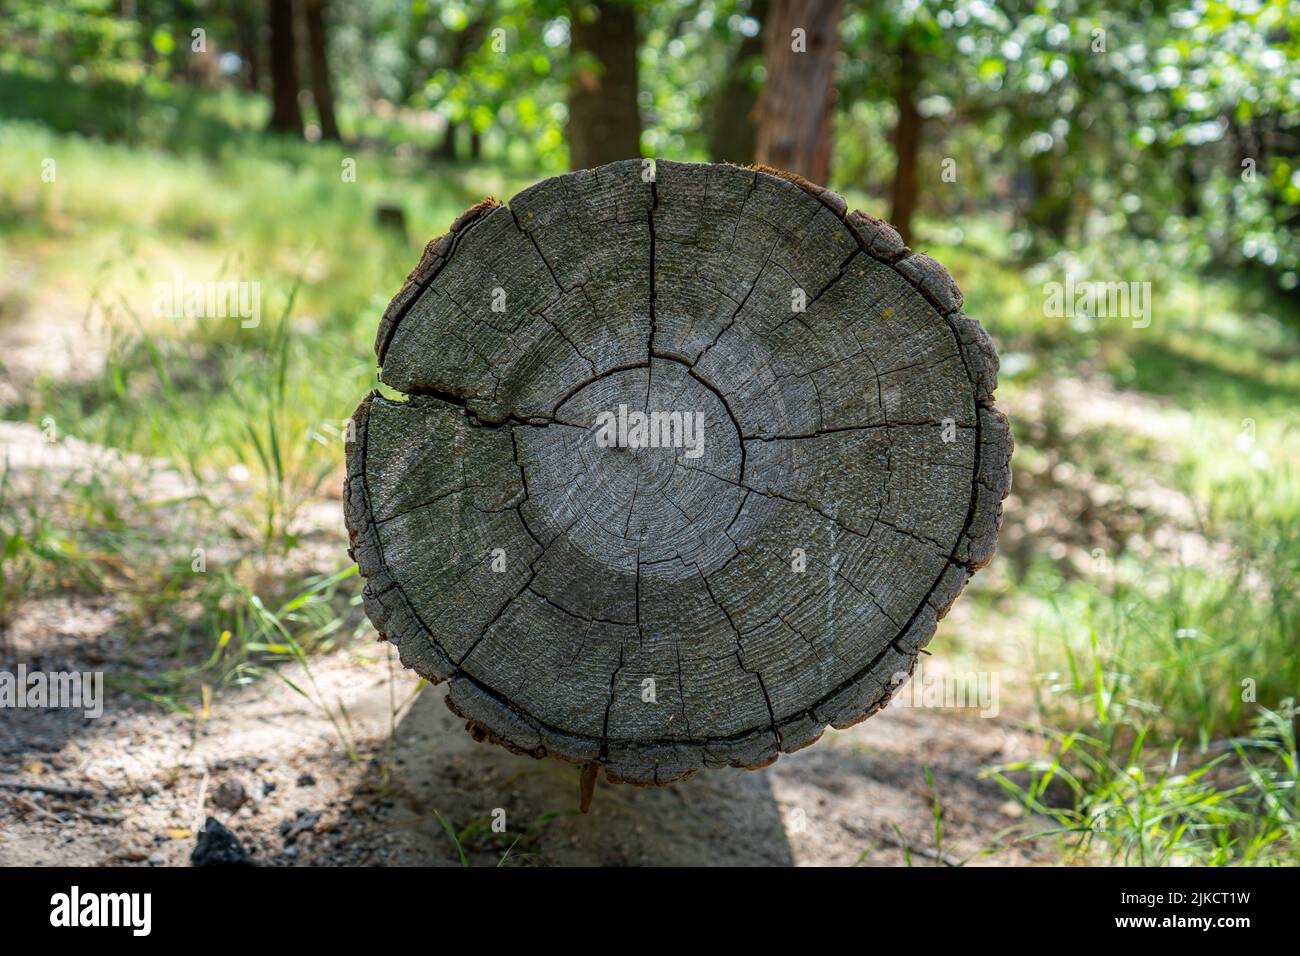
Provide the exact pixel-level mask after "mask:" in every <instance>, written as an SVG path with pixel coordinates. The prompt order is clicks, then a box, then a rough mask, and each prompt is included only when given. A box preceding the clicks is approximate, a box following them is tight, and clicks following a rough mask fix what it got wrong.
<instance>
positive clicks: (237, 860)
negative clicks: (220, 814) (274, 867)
mask: <svg viewBox="0 0 1300 956" xmlns="http://www.w3.org/2000/svg"><path fill="white" fill-rule="evenodd" d="M190 864H191V865H192V866H252V865H253V861H252V860H250V859H249V858H248V854H247V853H246V852H245V851H244V847H243V846H242V845H241V844H240V842H239V838H238V837H236V836H235V835H234V834H233V833H231V832H230V831H229V830H227V829H226V828H225V827H223V826H222V825H221V824H220V823H218V822H217V820H216V818H215V817H208V819H207V820H206V821H205V822H204V824H203V832H202V833H200V834H199V839H198V842H197V843H196V844H195V846H194V852H193V853H191V854H190Z"/></svg>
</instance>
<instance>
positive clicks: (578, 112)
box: [565, 0, 641, 169]
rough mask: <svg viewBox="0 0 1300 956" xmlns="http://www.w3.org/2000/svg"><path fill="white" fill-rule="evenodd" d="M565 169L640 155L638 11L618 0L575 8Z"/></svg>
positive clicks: (586, 4)
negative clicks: (567, 154)
mask: <svg viewBox="0 0 1300 956" xmlns="http://www.w3.org/2000/svg"><path fill="white" fill-rule="evenodd" d="M571 9H572V13H571V17H570V19H571V23H570V27H569V31H570V51H571V53H572V55H573V59H574V72H573V78H572V81H571V84H570V87H569V123H568V126H567V128H566V130H565V133H566V137H567V139H568V141H569V165H570V166H572V167H573V168H574V169H587V168H590V167H593V166H600V165H602V164H603V163H610V162H614V161H615V160H620V159H630V158H633V157H637V156H640V155H641V114H640V111H639V109H638V107H637V101H636V95H637V68H636V56H637V32H636V10H635V9H633V7H631V6H630V5H628V4H626V3H623V2H619V0H595V2H592V3H578V4H575V5H573V7H572V8H571Z"/></svg>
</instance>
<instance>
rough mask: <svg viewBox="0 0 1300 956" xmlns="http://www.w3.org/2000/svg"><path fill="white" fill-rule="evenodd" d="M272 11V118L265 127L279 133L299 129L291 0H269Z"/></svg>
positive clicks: (298, 132) (293, 131) (300, 114)
mask: <svg viewBox="0 0 1300 956" xmlns="http://www.w3.org/2000/svg"><path fill="white" fill-rule="evenodd" d="M270 13H271V34H270V39H271V48H270V58H271V121H270V123H269V124H268V126H267V128H268V129H272V130H275V131H276V132H281V133H294V134H298V135H301V133H302V109H301V108H300V107H299V105H298V91H299V85H298V56H297V50H298V47H297V44H296V42H295V40H294V22H293V20H294V18H293V2H292V0H270Z"/></svg>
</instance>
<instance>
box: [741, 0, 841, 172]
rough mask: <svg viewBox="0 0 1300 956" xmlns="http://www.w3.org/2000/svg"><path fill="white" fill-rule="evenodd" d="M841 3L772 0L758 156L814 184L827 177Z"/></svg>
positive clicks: (757, 111) (758, 111)
mask: <svg viewBox="0 0 1300 956" xmlns="http://www.w3.org/2000/svg"><path fill="white" fill-rule="evenodd" d="M843 6H844V3H843V0H772V12H771V17H770V21H771V22H770V24H769V26H770V29H765V30H764V34H765V36H766V39H765V40H764V43H763V49H764V51H765V54H766V58H767V79H766V80H765V81H764V84H763V93H762V95H761V96H760V97H759V99H758V105H757V107H755V111H754V114H755V117H756V119H757V125H758V136H757V147H756V155H757V157H758V161H759V162H760V163H763V164H764V165H767V166H774V167H776V168H777V169H784V170H787V171H789V172H792V173H797V174H798V175H800V176H803V177H805V178H807V179H811V180H813V181H815V182H819V183H824V182H826V180H827V179H828V178H830V164H831V113H832V109H833V107H834V104H835V55H836V52H837V51H838V50H839V45H840V36H839V28H840V13H841V11H842V9H843Z"/></svg>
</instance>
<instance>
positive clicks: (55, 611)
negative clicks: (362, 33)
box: [0, 599, 1048, 865]
mask: <svg viewBox="0 0 1300 956" xmlns="http://www.w3.org/2000/svg"><path fill="white" fill-rule="evenodd" d="M115 618H116V614H115V611H114V608H113V606H112V605H111V604H102V605H76V604H73V603H71V602H69V601H67V600H64V599H51V600H46V601H40V602H32V603H31V604H29V605H28V606H26V607H25V608H24V610H23V612H22V613H21V615H20V616H19V618H18V620H17V621H16V622H15V626H14V628H13V638H14V646H13V647H12V648H11V649H10V651H9V652H8V653H6V654H5V655H4V657H5V658H6V659H7V661H13V660H15V659H17V660H24V661H27V662H28V666H29V667H45V668H48V669H55V668H67V667H76V666H80V667H91V666H99V667H104V666H109V667H110V668H111V667H112V666H113V665H112V664H108V665H105V663H104V661H106V660H107V661H112V660H124V659H130V658H132V657H133V656H134V655H133V652H132V651H131V649H130V648H129V647H127V646H126V645H125V644H124V642H123V641H122V639H121V638H120V637H119V636H117V635H116V634H115V632H114V630H113V625H114V622H115ZM88 651H89V653H88ZM94 659H98V661H99V663H95V660H94ZM136 663H137V664H141V663H144V664H147V663H148V661H140V660H137V661H136ZM2 666H3V667H4V668H10V669H12V666H13V665H12V664H11V663H6V664H4V665H2ZM285 674H286V676H287V677H289V678H290V679H291V680H293V681H294V683H295V684H298V686H300V687H304V688H305V687H307V686H309V682H308V680H307V676H306V675H305V674H303V673H302V672H301V669H300V668H298V667H296V666H295V667H291V668H288V669H286V672H285ZM312 674H313V676H314V677H315V679H316V681H317V682H318V686H319V687H320V689H321V691H322V693H323V694H324V697H325V699H326V700H329V701H330V703H331V706H332V707H333V708H334V709H335V712H336V714H337V713H341V711H340V710H339V708H338V702H339V701H342V703H343V705H344V707H345V708H346V712H347V715H348V718H349V719H350V727H351V730H350V732H347V731H346V730H345V736H346V737H347V738H348V740H349V741H350V743H351V744H352V745H353V747H354V748H355V750H356V752H357V757H358V759H357V760H355V761H354V760H352V759H350V758H349V756H348V754H347V749H346V747H345V745H344V744H343V742H342V741H341V740H340V736H339V734H338V733H337V732H336V731H335V728H334V726H333V725H332V724H331V722H330V720H329V719H328V718H327V716H326V715H325V714H324V713H323V712H322V711H321V709H320V708H319V707H317V706H315V705H314V704H313V703H312V702H311V701H309V700H306V699H304V698H303V697H302V696H300V695H299V694H298V693H296V692H295V691H293V690H292V689H291V688H290V687H289V686H288V685H287V684H286V683H284V682H282V681H279V680H276V679H275V678H267V679H264V680H263V681H261V682H259V683H256V684H253V685H249V686H245V687H243V688H236V689H232V690H229V691H227V692H225V693H223V694H222V695H220V696H219V697H218V698H217V699H216V700H215V701H214V702H213V705H212V707H211V711H210V714H209V719H207V720H206V721H205V720H200V719H198V718H196V717H187V716H181V715H169V714H164V713H161V712H160V711H159V710H158V708H157V707H155V706H154V705H152V704H149V703H147V702H142V701H140V700H138V699H135V698H132V697H128V696H125V695H121V694H116V695H112V696H110V697H109V699H108V701H107V703H106V708H105V714H104V716H103V717H102V718H100V719H98V720H88V719H85V718H83V717H82V716H81V715H80V713H77V712H71V711H48V710H46V711H35V710H18V711H12V712H8V713H6V715H5V717H4V720H3V721H2V722H0V778H2V779H6V780H9V781H14V780H21V781H25V782H29V783H33V784H38V785H39V784H42V783H44V784H46V785H47V786H51V785H53V786H63V787H78V788H85V789H87V790H89V791H91V793H92V794H93V796H92V797H90V798H84V799H83V798H75V797H64V796H59V795H57V794H55V793H40V792H34V791H18V790H11V789H0V864H4V865H15V864H21V865H33V864H44V865H53V864H73V865H95V864H121V863H141V864H150V863H152V864H153V865H186V864H187V862H188V857H189V853H190V850H191V849H192V848H193V846H194V842H195V841H194V831H195V829H196V828H197V827H198V826H199V825H200V821H201V820H202V819H203V818H204V816H205V815H207V814H212V815H213V816H215V817H216V818H217V819H219V820H221V821H222V822H223V823H225V824H226V825H227V826H229V827H230V828H231V829H232V830H234V832H235V833H236V834H237V835H238V836H239V837H240V839H241V840H242V841H243V843H244V845H245V846H246V847H247V848H248V849H249V850H250V851H251V852H252V853H253V855H254V858H255V859H257V860H259V861H261V862H263V863H268V864H274V865H308V864H311V865H333V864H371V865H373V864H390V865H404V864H433V865H454V864H456V863H457V862H458V858H457V853H456V849H455V846H454V844H453V843H452V841H451V840H450V839H449V838H448V836H447V834H446V833H445V832H444V830H443V828H442V826H441V825H440V823H439V821H438V816H437V814H441V816H442V817H443V818H445V819H446V820H448V822H449V823H451V824H452V825H453V826H454V827H455V828H456V829H457V830H458V831H460V832H462V843H463V845H464V847H465V849H466V851H467V854H468V857H469V860H470V862H471V863H473V864H475V865H493V864H495V863H497V862H498V861H499V860H500V859H501V857H502V856H503V855H505V853H506V850H507V849H509V848H510V846H511V845H512V844H514V848H513V849H512V850H511V851H510V855H509V860H508V862H515V863H535V864H542V865H571V864H579V865H581V864H601V865H643V864H644V865H664V864H755V865H789V864H797V865H806V864H830V865H837V864H852V863H855V862H858V861H859V860H861V861H862V862H865V863H870V864H893V865H897V864H902V863H903V862H905V858H904V853H903V851H902V850H901V849H900V848H899V847H898V846H897V845H896V844H898V843H899V842H906V843H908V844H910V845H911V846H912V847H914V848H915V851H916V852H915V853H914V860H915V862H916V863H918V864H928V863H929V862H930V860H928V859H926V858H925V856H924V854H925V853H926V852H927V851H929V852H932V851H933V848H934V836H933V833H934V829H933V818H932V804H931V794H930V791H929V788H928V785H927V783H926V781H925V778H924V772H923V767H924V766H928V767H929V768H930V769H931V772H932V773H933V776H934V781H935V787H936V790H937V793H938V795H939V799H940V801H941V805H942V807H943V810H944V828H943V829H944V837H943V854H944V856H945V857H947V858H949V859H955V860H962V859H966V858H968V857H975V859H973V860H972V862H973V863H993V864H997V863H1004V864H1005V863H1025V862H1046V861H1047V860H1048V856H1047V855H1046V850H1045V849H1043V848H1035V847H1033V846H1032V845H1030V844H1017V845H1009V844H1007V843H1006V842H1005V841H1003V840H1002V839H1001V838H1000V835H999V834H1000V831H1003V830H1005V829H1006V828H1007V827H1009V826H1011V825H1013V824H1015V823H1017V820H1016V819H1015V817H1014V815H1008V814H1009V812H1010V810H1009V806H1008V804H1007V803H1006V801H1005V800H1004V798H1003V797H1002V795H1001V792H1000V790H999V789H998V787H997V786H996V785H995V784H993V783H991V782H988V781H981V780H979V773H980V771H981V770H982V769H983V768H984V767H986V766H988V765H991V764H994V763H997V762H999V761H1003V760H1007V759H1012V758H1015V757H1023V756H1027V755H1029V754H1030V753H1031V752H1032V750H1033V747H1034V742H1033V740H1032V739H1030V738H1029V737H1027V736H1026V735H1024V734H1022V733H1019V732H1017V731H1014V730H1011V729H1009V726H1008V724H1007V722H1006V721H1005V720H1003V719H1001V718H998V719H981V718H979V717H977V716H974V714H973V713H971V716H965V715H964V714H965V713H966V712H962V713H957V712H940V711H935V710H918V709H901V708H897V707H895V708H890V709H887V710H886V711H885V712H884V713H882V714H881V715H879V716H877V717H875V718H873V719H872V720H870V721H868V722H866V723H865V724H862V725H859V726H858V727H855V728H853V729H852V730H849V731H845V732H834V731H832V732H830V733H829V734H828V736H827V738H825V739H823V740H822V741H821V742H820V743H818V744H817V745H815V746H814V747H811V748H808V749H806V750H803V751H800V752H799V753H796V754H793V755H789V756H786V757H782V758H781V760H779V761H778V762H777V764H775V765H774V766H772V767H768V768H765V769H763V770H759V771H740V770H723V771H716V772H705V773H701V774H699V775H697V776H696V777H694V778H692V779H690V780H687V781H685V782H683V783H679V784H677V785H675V786H672V787H668V788H665V789H661V790H641V789H636V788H632V787H615V786H609V785H607V784H604V783H602V784H601V785H600V786H599V788H598V790H597V793H596V799H595V804H594V807H593V809H592V812H591V813H590V814H589V815H586V816H583V815H579V814H577V812H576V803H577V780H578V771H577V768H576V767H573V766H571V765H567V764H562V763H559V762H556V761H550V760H546V761H537V760H532V759H530V758H525V757H517V756H514V755H512V754H510V753H508V752H506V751H504V750H501V749H499V748H497V747H493V746H490V745H487V744H481V743H476V742H475V741H474V740H472V739H471V738H470V737H469V735H468V734H466V733H465V732H464V731H463V729H462V728H461V727H460V722H459V720H458V719H457V718H455V717H454V716H453V715H452V714H451V713H450V712H449V711H448V710H447V709H446V707H445V706H444V703H443V690H442V688H437V687H425V688H423V689H422V690H419V691H418V693H417V691H416V688H417V684H416V682H415V680H414V679H413V677H412V676H411V675H410V674H407V673H406V672H404V671H402V670H401V668H400V666H396V665H395V666H394V674H393V678H392V680H391V681H390V678H389V660H388V657H387V648H386V646H385V645H380V644H368V643H362V644H359V645H354V646H352V647H349V648H345V649H343V650H340V651H337V652H335V653H333V654H331V655H329V656H327V657H324V658H321V659H319V660H317V661H316V662H314V663H313V666H312ZM394 704H396V706H397V708H398V710H399V713H397V714H396V717H394ZM394 723H395V724H396V730H395V733H393V734H392V735H391V746H390V745H389V740H390V730H391V729H392V727H393V725H394ZM223 785H226V786H225V787H224V789H223ZM235 785H237V786H238V787H240V788H242V789H243V791H244V792H245V793H246V795H247V798H248V799H247V802H246V803H245V804H244V805H243V806H242V807H240V808H239V809H237V810H232V809H229V808H222V807H220V806H217V805H216V803H218V802H226V803H227V804H229V803H230V802H231V801H229V800H226V799H225V797H226V796H227V794H228V791H232V790H233V789H234V788H235ZM498 809H500V810H503V811H504V813H505V816H504V823H505V826H506V829H507V830H508V835H502V834H497V833H494V832H492V829H491V822H492V819H493V813H494V811H496V810H498ZM317 814H318V815H319V816H318V817H317V816H316V815H317ZM295 822H297V823H299V824H300V826H299V827H298V829H300V830H301V832H300V833H299V834H296V835H293V834H290V835H289V836H286V835H285V834H284V833H283V832H282V831H283V830H284V829H285V828H286V827H289V826H292V825H293V824H294V823H295ZM1019 822H1021V823H1022V824H1023V823H1024V821H1019ZM894 827H897V832H895V830H894ZM900 835H901V840H900ZM516 837H518V838H519V839H518V842H517V843H516V842H515V840H516ZM873 847H874V849H873ZM989 850H996V851H997V852H994V853H993V854H992V855H989V856H976V855H977V854H981V853H983V852H985V851H989ZM867 851H870V852H867ZM864 853H866V855H865V857H864V856H863V854H864Z"/></svg>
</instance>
